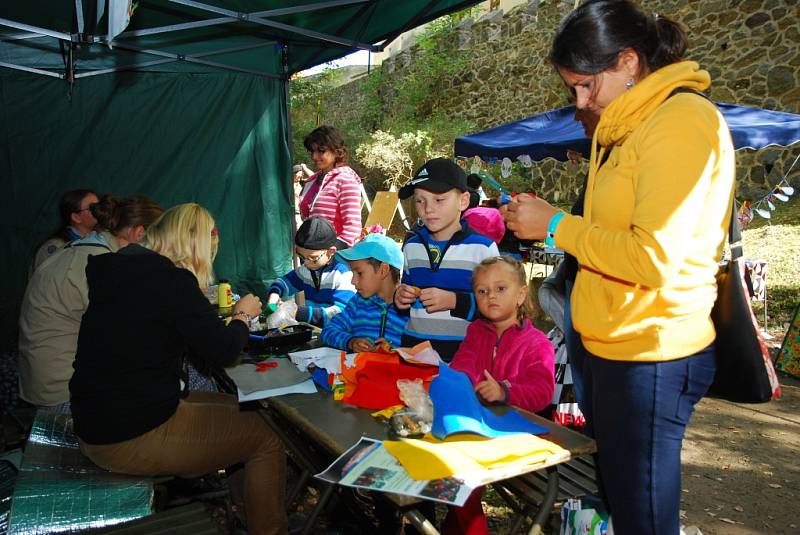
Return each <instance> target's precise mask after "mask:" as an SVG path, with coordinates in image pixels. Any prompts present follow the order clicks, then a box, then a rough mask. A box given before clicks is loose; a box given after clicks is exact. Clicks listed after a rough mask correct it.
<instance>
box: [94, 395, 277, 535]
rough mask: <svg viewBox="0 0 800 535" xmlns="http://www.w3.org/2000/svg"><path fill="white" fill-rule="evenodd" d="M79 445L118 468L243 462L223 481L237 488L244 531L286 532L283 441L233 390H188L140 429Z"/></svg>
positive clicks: (203, 467) (172, 469)
mask: <svg viewBox="0 0 800 535" xmlns="http://www.w3.org/2000/svg"><path fill="white" fill-rule="evenodd" d="M80 446H81V451H82V452H83V453H84V455H86V456H87V457H89V458H90V459H91V460H92V461H93V462H94V463H95V464H97V465H98V466H100V467H102V468H105V469H106V470H110V471H112V472H119V473H123V474H133V475H143V476H158V475H175V476H180V477H185V478H192V477H199V476H201V475H204V474H208V473H209V472H213V471H215V470H218V469H220V468H227V467H229V466H233V465H235V464H237V463H244V470H240V471H239V472H238V473H237V476H239V475H240V474H241V475H242V476H243V477H232V478H230V479H229V481H230V483H231V486H232V488H231V497H232V498H233V497H234V496H235V494H238V495H239V496H242V492H243V495H244V505H245V512H246V515H247V526H248V533H251V534H281V533H286V530H287V521H286V512H285V508H284V489H285V485H286V456H285V452H284V448H283V443H282V442H281V441H280V439H279V438H278V437H277V435H275V433H273V432H272V430H271V429H270V428H269V427H267V424H266V422H264V420H263V419H262V418H261V417H260V416H259V415H258V413H256V412H241V411H239V404H238V402H237V400H236V398H235V397H233V396H230V395H228V394H220V393H212V392H191V393H190V394H189V396H188V397H187V398H186V399H182V400H181V401H180V402H179V403H178V408H177V409H176V411H175V414H173V415H172V417H171V418H170V419H169V420H167V421H166V422H164V423H163V424H161V425H160V426H158V427H156V428H155V429H152V430H150V431H148V432H147V433H145V434H143V435H140V436H138V437H136V438H132V439H130V440H126V441H124V442H118V443H116V444H100V445H95V444H86V443H84V442H82V441H81V442H80ZM242 472H243V474H242ZM237 485H239V486H241V488H235V487H236V486H237ZM237 491H238V492H237Z"/></svg>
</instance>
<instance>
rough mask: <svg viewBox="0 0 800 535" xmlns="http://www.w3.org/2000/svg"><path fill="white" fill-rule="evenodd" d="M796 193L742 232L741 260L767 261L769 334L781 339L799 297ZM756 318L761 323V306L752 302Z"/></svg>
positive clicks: (799, 210) (799, 227) (799, 229)
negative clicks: (767, 215) (742, 253)
mask: <svg viewBox="0 0 800 535" xmlns="http://www.w3.org/2000/svg"><path fill="white" fill-rule="evenodd" d="M798 197H800V194H795V195H794V196H793V197H791V198H790V200H789V202H786V203H782V202H780V201H776V202H775V205H776V206H775V211H773V212H772V218H771V219H764V218H761V217H759V216H756V219H755V220H754V221H753V222H752V223H751V224H750V226H749V227H748V228H747V229H745V230H744V231H743V232H742V243H743V246H744V256H745V258H761V259H763V260H766V261H767V316H768V318H767V322H768V327H769V329H768V330H769V332H770V334H772V335H773V336H776V337H778V338H779V339H781V338H783V335H784V332H785V329H786V324H787V323H788V322H789V321H790V320H791V317H792V313H793V312H794V308H795V306H796V305H797V301H798V299H799V298H800V269H798V262H799V261H800V198H798ZM753 308H754V310H755V311H756V317H757V318H759V319H760V321H761V322H763V317H764V312H763V310H764V303H763V302H755V303H753Z"/></svg>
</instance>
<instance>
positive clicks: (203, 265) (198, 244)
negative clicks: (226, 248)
mask: <svg viewBox="0 0 800 535" xmlns="http://www.w3.org/2000/svg"><path fill="white" fill-rule="evenodd" d="M215 229H216V227H215V226H214V219H213V218H212V217H211V214H209V213H208V210H206V209H205V208H203V207H202V206H200V205H199V204H196V203H186V204H179V205H177V206H174V207H172V208H170V209H169V210H167V211H166V212H164V213H163V214H162V215H161V217H159V218H158V219H157V220H156V221H155V222H154V223H153V224H152V225H150V226H149V227H148V228H147V231H146V232H145V235H144V238H143V239H142V242H141V244H142V245H143V246H144V247H147V248H148V249H150V250H152V251H155V252H157V253H159V254H162V255H164V256H166V257H167V258H169V259H170V260H172V262H173V263H174V264H175V265H176V266H178V267H181V268H184V269H188V270H189V271H191V272H192V273H194V276H195V277H197V282H198V284H199V285H200V288H201V289H202V290H203V291H205V290H207V289H208V286H209V285H210V284H211V283H212V282H213V281H214V269H213V266H212V263H213V262H214V257H215V256H216V255H217V245H218V238H217V234H216V232H215Z"/></svg>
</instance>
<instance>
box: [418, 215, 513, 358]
mask: <svg viewBox="0 0 800 535" xmlns="http://www.w3.org/2000/svg"><path fill="white" fill-rule="evenodd" d="M432 246H433V247H432ZM436 251H438V253H437V252H436ZM498 254H499V252H498V250H497V245H496V244H495V243H494V242H493V241H492V240H491V238H488V237H486V236H484V235H483V234H478V233H477V232H475V231H474V230H472V229H471V228H470V227H469V225H467V224H466V222H465V221H463V220H462V221H461V230H459V231H458V232H456V233H455V234H453V237H452V238H450V240H449V241H447V242H444V243H442V242H440V243H436V242H434V241H433V240H432V239H431V237H430V233H429V232H428V229H427V228H425V227H415V228H414V229H412V231H411V234H410V235H409V237H408V238H407V239H406V242H405V243H404V244H403V257H404V262H405V264H404V267H403V283H404V284H409V285H411V286H417V287H418V288H422V289H424V288H440V289H442V290H448V291H451V292H454V293H455V294H456V306H455V308H454V309H452V310H445V311H442V312H434V313H428V312H427V311H426V310H425V307H424V306H422V303H421V302H420V301H419V300H417V301H415V302H414V304H412V305H411V312H410V318H409V320H408V324H407V325H406V329H405V332H404V333H403V339H402V345H403V347H410V346H413V345H415V344H418V343H420V342H423V341H425V340H430V342H431V344H432V345H433V348H434V349H435V350H436V351H437V352H438V353H439V356H441V357H442V360H444V361H445V362H449V361H450V359H452V358H453V355H454V354H455V352H456V350H458V346H459V344H460V343H461V341H462V340H463V339H464V336H465V335H466V333H467V326H469V322H470V321H472V320H473V319H475V318H476V317H477V315H478V309H477V306H476V304H475V295H474V293H473V292H472V271H473V270H474V269H475V266H477V265H478V264H480V263H481V261H482V260H483V259H484V258H487V257H490V256H497V255H498Z"/></svg>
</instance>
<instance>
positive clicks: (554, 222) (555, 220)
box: [544, 212, 567, 247]
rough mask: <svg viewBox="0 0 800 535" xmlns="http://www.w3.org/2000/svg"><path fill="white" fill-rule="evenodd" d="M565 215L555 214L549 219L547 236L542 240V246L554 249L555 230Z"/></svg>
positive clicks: (562, 213) (561, 213)
mask: <svg viewBox="0 0 800 535" xmlns="http://www.w3.org/2000/svg"><path fill="white" fill-rule="evenodd" d="M565 215H567V214H565V213H564V212H556V213H555V214H553V217H551V218H550V222H549V223H548V224H547V236H545V238H544V244H545V245H547V246H548V247H555V246H556V242H555V241H554V238H555V236H556V228H558V224H559V223H560V222H561V220H562V219H563V218H564V216H565Z"/></svg>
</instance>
